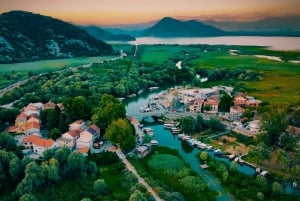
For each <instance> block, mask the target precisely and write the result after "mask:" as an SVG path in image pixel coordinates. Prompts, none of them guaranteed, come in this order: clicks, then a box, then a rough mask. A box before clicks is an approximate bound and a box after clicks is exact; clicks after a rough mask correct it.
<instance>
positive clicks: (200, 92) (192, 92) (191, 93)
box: [178, 88, 218, 104]
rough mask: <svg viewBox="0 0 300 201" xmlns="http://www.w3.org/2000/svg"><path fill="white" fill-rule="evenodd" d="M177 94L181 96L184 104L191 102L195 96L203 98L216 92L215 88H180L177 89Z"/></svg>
mask: <svg viewBox="0 0 300 201" xmlns="http://www.w3.org/2000/svg"><path fill="white" fill-rule="evenodd" d="M178 94H179V96H181V97H182V101H183V103H184V104H189V103H191V101H192V100H195V99H196V98H202V99H205V98H207V97H210V96H212V95H216V94H218V90H217V88H202V89H182V90H179V91H178Z"/></svg>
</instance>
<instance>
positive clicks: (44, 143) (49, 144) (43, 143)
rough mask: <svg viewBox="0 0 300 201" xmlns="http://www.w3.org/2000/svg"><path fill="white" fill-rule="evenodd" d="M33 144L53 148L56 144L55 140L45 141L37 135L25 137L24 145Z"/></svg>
mask: <svg viewBox="0 0 300 201" xmlns="http://www.w3.org/2000/svg"><path fill="white" fill-rule="evenodd" d="M27 142H31V143H32V144H34V145H36V146H39V147H48V148H50V147H52V146H53V144H54V140H52V139H43V138H40V137H39V136H36V135H29V136H26V137H24V139H23V143H27Z"/></svg>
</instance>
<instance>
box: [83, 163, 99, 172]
mask: <svg viewBox="0 0 300 201" xmlns="http://www.w3.org/2000/svg"><path fill="white" fill-rule="evenodd" d="M97 172H98V167H97V164H96V163H95V162H94V161H89V162H88V163H87V165H86V173H87V174H89V175H96V174H97Z"/></svg>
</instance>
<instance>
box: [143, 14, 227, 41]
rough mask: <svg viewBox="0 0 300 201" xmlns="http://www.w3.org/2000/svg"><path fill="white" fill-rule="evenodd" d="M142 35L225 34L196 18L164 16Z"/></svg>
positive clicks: (186, 35)
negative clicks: (183, 18) (186, 18)
mask: <svg viewBox="0 0 300 201" xmlns="http://www.w3.org/2000/svg"><path fill="white" fill-rule="evenodd" d="M142 35H143V36H155V37H200V36H220V35H226V32H224V31H223V30H221V29H217V28H215V27H213V26H210V25H205V24H203V23H201V22H199V21H196V20H190V21H179V20H177V19H174V18H170V17H165V18H163V19H162V20H160V21H159V22H157V23H156V24H155V25H154V26H152V27H150V28H148V29H146V30H145V31H144V32H143V33H142Z"/></svg>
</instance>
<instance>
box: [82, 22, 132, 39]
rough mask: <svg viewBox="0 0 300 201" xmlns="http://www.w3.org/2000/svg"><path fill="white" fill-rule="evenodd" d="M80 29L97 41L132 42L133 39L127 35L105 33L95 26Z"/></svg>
mask: <svg viewBox="0 0 300 201" xmlns="http://www.w3.org/2000/svg"><path fill="white" fill-rule="evenodd" d="M80 28H81V29H83V30H85V31H86V32H87V33H88V34H90V35H91V36H93V37H94V38H97V39H98V40H104V41H123V42H125V41H134V40H135V38H134V37H132V36H130V35H127V34H112V33H110V32H109V31H106V30H104V29H102V28H100V27H96V26H84V27H80Z"/></svg>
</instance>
